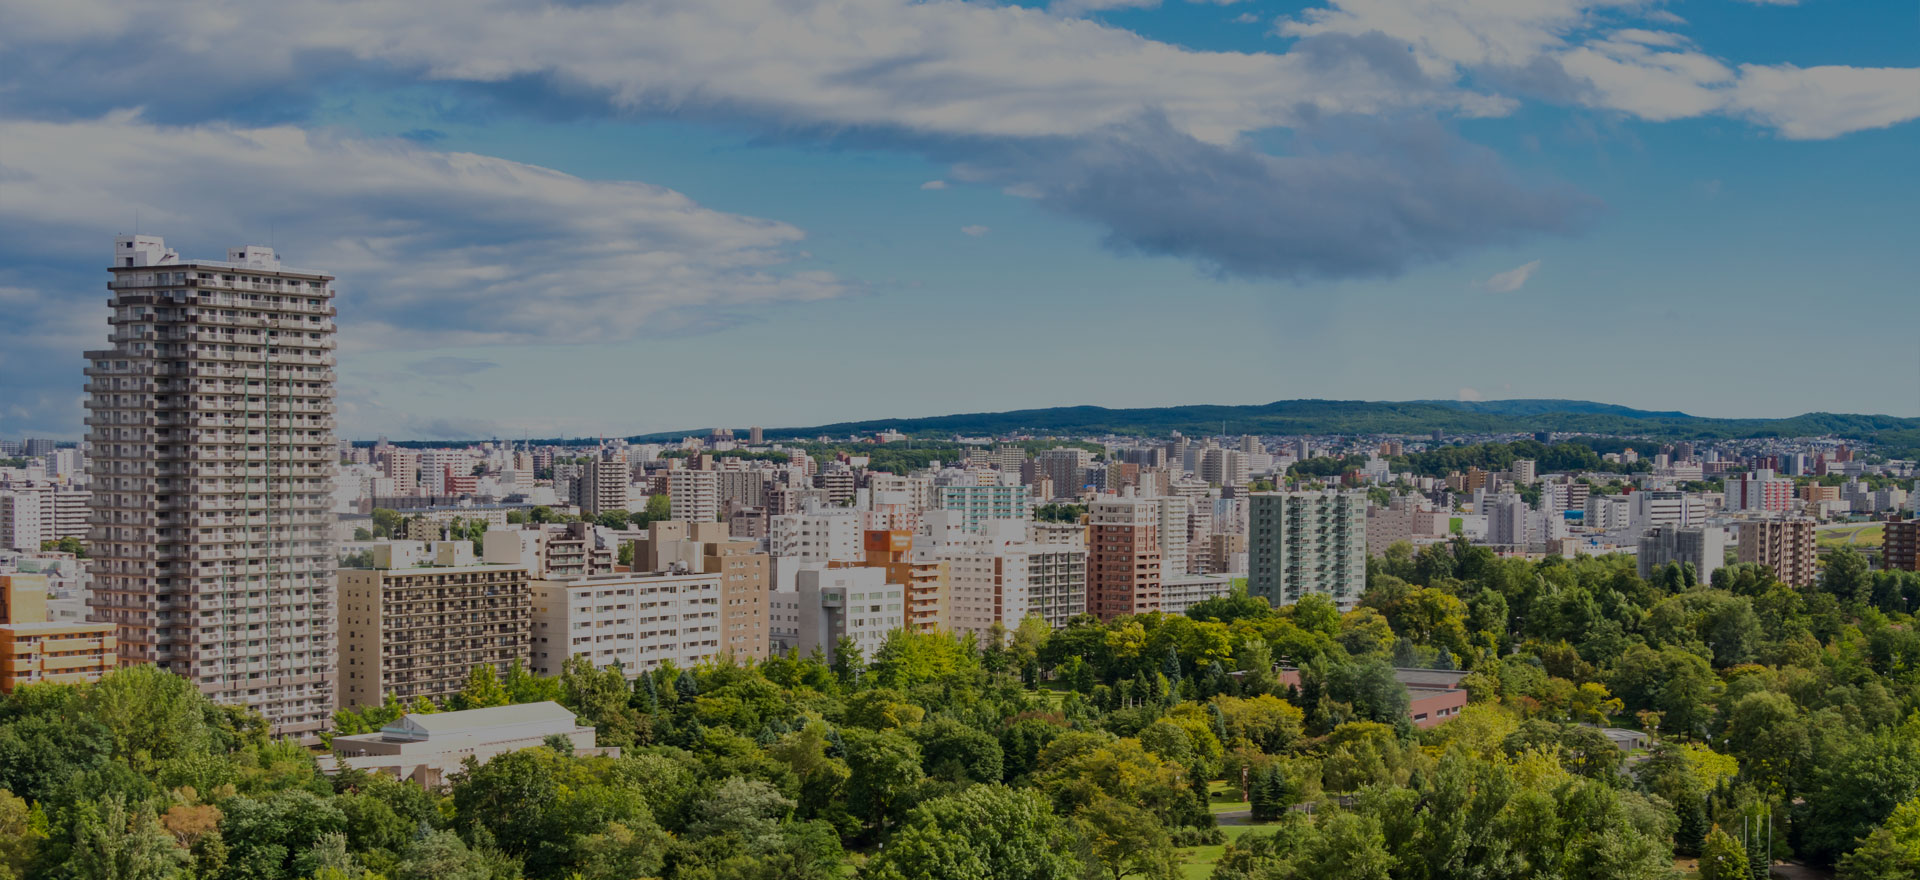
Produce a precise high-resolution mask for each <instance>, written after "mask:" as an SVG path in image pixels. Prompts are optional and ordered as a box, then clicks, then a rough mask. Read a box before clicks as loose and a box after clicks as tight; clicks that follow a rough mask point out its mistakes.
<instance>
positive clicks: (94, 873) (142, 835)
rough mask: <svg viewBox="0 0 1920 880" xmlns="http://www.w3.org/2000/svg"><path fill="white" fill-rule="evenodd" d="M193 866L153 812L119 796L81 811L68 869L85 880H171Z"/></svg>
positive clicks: (74, 832) (150, 808) (75, 829)
mask: <svg viewBox="0 0 1920 880" xmlns="http://www.w3.org/2000/svg"><path fill="white" fill-rule="evenodd" d="M191 861H192V859H191V858H190V856H189V855H188V853H187V851H186V850H185V849H182V848H181V847H180V845H179V844H178V843H177V842H175V841H174V839H173V835H171V834H168V833H167V829H166V828H164V827H162V826H161V825H160V819H159V817H158V816H156V815H154V812H153V808H152V807H150V806H147V805H146V804H140V805H137V806H134V807H131V808H130V807H129V806H128V805H127V802H126V800H125V799H124V798H122V797H121V796H119V795H114V796H112V797H109V798H107V799H106V800H104V801H102V802H100V803H99V804H97V805H87V806H83V807H81V808H80V811H79V815H78V817H77V820H76V821H75V823H74V826H73V839H72V851H71V854H70V855H69V856H68V864H67V867H68V871H69V873H70V874H72V875H73V876H74V877H77V878H84V880H171V878H173V877H174V876H175V875H176V874H177V873H178V872H181V871H184V870H185V869H186V867H187V865H188V864H189V863H190V862H191Z"/></svg>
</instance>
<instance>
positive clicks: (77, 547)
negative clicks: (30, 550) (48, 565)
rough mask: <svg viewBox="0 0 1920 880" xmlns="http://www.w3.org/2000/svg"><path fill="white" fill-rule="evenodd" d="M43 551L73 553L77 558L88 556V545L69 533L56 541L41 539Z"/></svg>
mask: <svg viewBox="0 0 1920 880" xmlns="http://www.w3.org/2000/svg"><path fill="white" fill-rule="evenodd" d="M40 552H42V553H71V554H73V555H74V557H75V558H77V559H85V558H87V545H86V544H85V543H83V542H82V541H81V540H80V539H79V538H76V537H74V536H72V535H68V536H66V537H64V538H61V539H59V540H56V541H41V542H40Z"/></svg>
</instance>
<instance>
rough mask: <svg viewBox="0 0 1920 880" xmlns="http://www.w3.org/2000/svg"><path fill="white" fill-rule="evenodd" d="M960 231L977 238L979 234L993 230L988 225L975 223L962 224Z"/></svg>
mask: <svg viewBox="0 0 1920 880" xmlns="http://www.w3.org/2000/svg"><path fill="white" fill-rule="evenodd" d="M960 231H961V232H963V233H965V234H967V235H970V236H973V237H974V238H979V237H980V236H983V235H986V234H987V233H989V232H992V231H993V230H992V229H991V228H990V227H986V226H981V225H979V224H977V223H976V224H974V225H972V226H962V227H960Z"/></svg>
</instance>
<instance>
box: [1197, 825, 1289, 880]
mask: <svg viewBox="0 0 1920 880" xmlns="http://www.w3.org/2000/svg"><path fill="white" fill-rule="evenodd" d="M1272 824H1273V823H1271V822H1262V823H1260V824H1257V825H1222V826H1220V830H1221V831H1222V832H1224V833H1225V834H1226V835H1227V841H1228V842H1232V841H1235V840H1239V839H1240V836H1241V835H1243V834H1246V833H1248V832H1251V831H1264V830H1266V829H1267V828H1268V827H1269V826H1271V825H1272ZM1226 854H1227V847H1226V844H1213V845H1210V846H1192V847H1186V848H1183V849H1181V850H1180V876H1181V877H1182V878H1184V880H1207V877H1209V876H1211V875H1212V874H1213V866H1214V865H1215V864H1216V863H1218V862H1219V861H1220V857H1221V856H1223V855H1226Z"/></svg>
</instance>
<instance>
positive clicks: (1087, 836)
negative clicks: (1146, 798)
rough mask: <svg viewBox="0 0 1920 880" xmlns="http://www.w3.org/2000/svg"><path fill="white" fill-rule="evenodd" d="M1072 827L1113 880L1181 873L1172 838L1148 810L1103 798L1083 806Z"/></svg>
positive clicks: (1164, 878) (1152, 879) (1166, 878)
mask: <svg viewBox="0 0 1920 880" xmlns="http://www.w3.org/2000/svg"><path fill="white" fill-rule="evenodd" d="M1073 827H1074V830H1075V831H1077V832H1078V833H1079V835H1080V837H1081V839H1082V840H1084V841H1085V842H1086V847H1087V851H1088V853H1089V854H1091V856H1092V859H1091V861H1092V862H1093V863H1094V864H1096V865H1098V866H1099V867H1100V868H1101V870H1102V872H1103V873H1104V874H1105V875H1106V876H1108V877H1111V878H1113V880H1124V878H1127V877H1141V878H1145V880H1173V878H1175V877H1178V876H1179V863H1178V861H1177V860H1176V859H1175V857H1174V849H1173V841H1172V839H1171V838H1169V837H1168V836H1167V829H1166V828H1165V827H1163V826H1162V825H1161V824H1160V820H1159V819H1157V818H1156V817H1155V816H1154V815H1153V814H1152V813H1149V812H1147V811H1146V810H1142V809H1140V808H1139V807H1135V806H1131V805H1129V804H1124V803H1121V802H1120V801H1119V800H1117V799H1114V798H1110V797H1103V798H1100V799H1098V800H1096V801H1094V802H1093V803H1091V804H1088V805H1087V806H1085V807H1083V808H1081V810H1080V812H1078V813H1076V814H1075V815H1074V818H1073Z"/></svg>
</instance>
